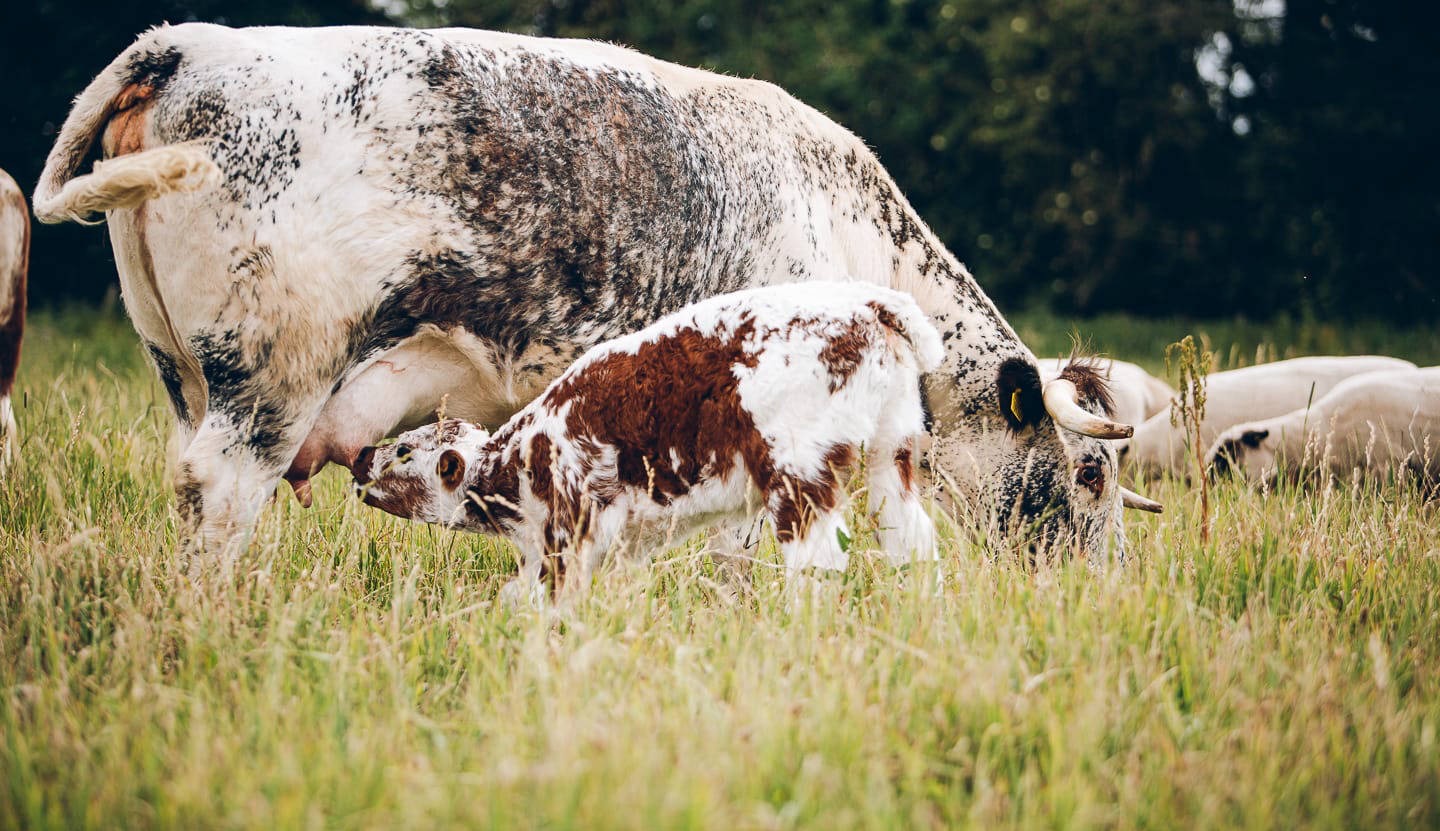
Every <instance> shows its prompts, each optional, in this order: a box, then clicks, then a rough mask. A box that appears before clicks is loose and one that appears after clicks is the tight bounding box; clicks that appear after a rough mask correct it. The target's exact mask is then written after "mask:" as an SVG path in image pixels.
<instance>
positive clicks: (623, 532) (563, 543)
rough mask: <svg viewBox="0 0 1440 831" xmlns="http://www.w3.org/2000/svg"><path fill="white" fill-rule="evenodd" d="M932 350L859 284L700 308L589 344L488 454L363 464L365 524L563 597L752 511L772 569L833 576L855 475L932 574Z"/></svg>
mask: <svg viewBox="0 0 1440 831" xmlns="http://www.w3.org/2000/svg"><path fill="white" fill-rule="evenodd" d="M943 354H944V353H943V350H942V348H941V344H940V335H939V333H937V332H936V331H935V329H934V327H932V326H931V325H930V323H929V321H927V320H926V318H925V314H924V312H922V311H921V310H920V308H919V306H917V305H916V304H915V301H914V300H913V299H912V298H911V297H910V296H909V295H906V294H901V293H900V292H895V291H890V290H888V289H883V288H880V287H878V286H872V285H866V284H863V283H816V284H811V285H786V286H771V287H768V288H760V289H749V290H746V291H740V292H735V293H733V294H726V295H722V296H720V297H714V298H711V299H709V300H706V301H702V302H700V303H697V304H694V305H692V306H688V307H686V308H685V309H682V310H681V311H679V312H676V313H674V314H671V315H667V316H665V317H663V318H661V319H660V320H658V321H656V322H655V323H654V324H652V325H650V326H647V327H645V328H644V329H641V330H640V331H638V332H635V333H633V334H630V335H626V336H624V337H621V338H618V339H616V340H613V341H608V342H606V343H602V344H600V345H599V346H596V347H595V348H593V349H591V350H590V351H588V352H586V353H585V355H584V356H583V357H581V358H580V360H578V361H576V362H575V364H574V365H573V366H571V367H570V368H569V369H567V370H565V372H564V373H562V374H561V376H560V377H559V378H558V379H556V380H555V382H554V383H552V384H551V385H550V386H549V387H548V388H547V389H546V390H545V392H543V393H541V394H540V396H539V397H538V398H536V399H535V400H534V401H532V402H531V403H530V404H528V405H526V406H525V407H524V408H523V409H521V410H520V412H518V413H516V414H515V416H514V417H512V418H511V419H510V420H509V421H508V422H506V424H505V425H504V426H503V427H501V428H500V429H499V430H498V431H497V432H496V433H495V435H494V436H491V435H489V434H488V433H487V432H486V431H485V430H484V428H482V427H478V426H475V425H471V424H468V423H466V422H463V421H460V420H458V419H447V420H445V421H442V422H439V423H437V424H432V425H428V426H426V427H421V428H419V429H416V430H412V431H410V432H408V433H405V434H403V435H402V436H400V438H399V440H398V442H397V443H395V444H391V445H386V446H382V447H367V448H365V449H364V450H362V451H361V453H360V456H359V459H358V461H357V462H356V464H355V481H356V483H357V484H356V486H357V492H358V493H359V495H360V496H361V497H362V498H363V499H364V500H365V503H366V504H368V505H373V506H375V507H378V508H381V509H382V510H385V511H388V512H390V513H393V514H396V515H399V516H403V517H408V518H410V519H416V520H421V521H425V522H438V523H445V524H448V525H451V526H455V527H460V528H466V529H469V530H472V531H481V532H486V533H492V534H500V535H503V536H506V537H508V538H510V539H511V540H513V541H514V542H515V543H516V544H517V545H518V546H519V548H520V550H521V551H522V552H523V554H524V565H523V566H522V569H521V575H522V578H521V579H522V581H528V582H529V583H532V584H533V583H534V582H535V581H536V580H537V579H538V577H539V574H540V571H541V567H542V565H544V564H545V563H547V562H550V563H552V565H553V567H552V568H551V569H550V571H551V573H552V574H554V575H556V576H557V577H558V576H562V575H569V574H577V573H578V575H579V576H580V578H581V579H580V581H579V584H580V585H582V586H583V585H585V584H588V583H589V579H590V575H591V574H592V573H593V571H594V569H595V567H596V566H598V565H599V563H600V562H601V560H602V559H603V558H604V556H605V554H606V552H607V551H609V550H610V549H611V547H612V546H614V545H615V544H616V543H617V542H622V541H623V542H629V543H631V545H632V547H634V548H638V549H639V554H640V555H642V556H643V555H644V554H646V553H648V552H650V551H651V550H653V549H655V548H657V547H663V543H665V542H667V541H669V542H678V541H680V540H683V539H685V538H686V537H687V536H689V534H690V533H691V532H693V531H694V530H696V529H698V528H700V527H704V526H708V525H714V524H716V523H727V524H731V525H734V526H736V527H739V528H740V529H742V530H743V529H744V528H745V527H748V526H749V525H750V524H751V519H752V518H753V517H754V516H755V515H756V513H757V509H758V512H759V513H761V514H762V515H763V516H765V517H766V519H767V520H768V521H769V523H770V524H771V526H772V527H773V528H774V529H775V536H776V538H777V539H778V540H779V541H780V549H781V552H782V554H783V556H784V559H785V566H786V568H787V569H788V570H789V571H791V572H795V571H798V570H800V569H803V568H807V567H811V566H814V567H817V568H822V569H838V570H843V569H844V568H845V564H846V559H847V557H846V551H845V548H844V545H843V543H842V541H841V534H842V533H845V532H846V529H845V524H844V510H845V506H844V501H845V500H844V491H843V481H844V479H843V476H844V474H845V473H846V471H847V470H849V468H850V467H851V465H852V464H853V463H854V462H856V461H857V460H859V459H861V458H862V457H863V458H865V462H866V464H865V472H866V476H867V482H868V488H867V493H868V498H869V502H870V504H871V505H872V506H873V507H874V508H875V510H876V512H877V517H876V526H877V527H878V528H879V529H880V532H879V533H880V539H881V546H882V548H883V549H884V550H885V552H886V554H887V555H888V556H889V558H891V559H892V560H893V561H895V562H902V563H903V562H909V561H911V560H912V559H915V558H920V559H925V560H930V559H933V558H934V556H935V535H934V529H933V527H932V526H931V523H930V518H929V517H928V516H927V515H926V513H925V510H924V508H923V507H922V505H921V502H920V498H919V494H918V492H917V489H916V482H915V476H914V470H913V468H912V460H913V455H914V450H915V443H916V441H917V440H918V439H919V437H920V436H921V435H923V434H924V432H925V425H924V412H923V410H922V408H921V405H920V374H921V373H922V372H925V371H927V370H930V369H934V368H935V367H936V366H937V365H939V363H940V360H941V357H942V355H943Z"/></svg>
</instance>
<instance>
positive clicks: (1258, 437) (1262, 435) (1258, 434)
mask: <svg viewBox="0 0 1440 831" xmlns="http://www.w3.org/2000/svg"><path fill="white" fill-rule="evenodd" d="M1268 438H1270V431H1269V430H1246V431H1245V432H1244V433H1242V434H1241V435H1240V441H1242V442H1244V443H1245V446H1246V447H1259V446H1260V442H1262V441H1265V440H1266V439H1268Z"/></svg>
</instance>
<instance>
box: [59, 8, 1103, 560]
mask: <svg viewBox="0 0 1440 831" xmlns="http://www.w3.org/2000/svg"><path fill="white" fill-rule="evenodd" d="M97 141H98V142H99V143H100V144H101V148H102V150H103V153H104V156H105V158H106V161H105V162H103V163H102V164H101V165H97V167H96V170H95V172H94V173H91V174H89V175H77V173H78V169H79V166H80V164H81V163H82V161H83V160H84V159H85V157H86V154H87V152H88V151H89V149H90V147H91V146H92V145H93V144H94V143H95V142H97ZM34 202H35V213H36V215H37V216H38V217H39V218H40V219H41V220H42V221H45V222H58V221H67V220H85V219H88V217H89V216H90V215H91V214H93V213H96V212H101V211H103V212H105V215H106V219H107V221H108V223H109V229H110V239H111V243H112V246H113V247H114V250H115V260H116V264H117V267H118V270H119V274H120V283H121V288H122V295H123V296H124V298H125V303H126V308H127V310H128V312H129V314H130V316H131V318H132V320H133V321H134V323H135V328H136V330H137V331H138V332H139V334H140V336H141V338H142V339H143V341H144V343H145V346H146V348H147V350H148V351H149V354H150V357H151V359H152V361H153V362H154V364H155V367H156V370H157V371H158V372H159V374H160V377H161V379H162V380H163V381H164V383H165V386H166V388H167V389H168V391H169V393H170V399H171V403H172V405H173V407H174V410H175V415H176V418H177V422H178V442H177V445H178V448H179V459H178V463H177V465H176V470H177V477H176V493H177V496H178V507H179V510H180V514H181V519H182V523H181V527H182V535H183V537H184V538H185V540H186V542H187V547H189V548H191V549H192V550H194V549H199V550H203V551H206V552H210V551H215V552H217V553H218V552H219V551H222V550H223V551H233V550H238V548H239V547H240V545H242V544H243V542H244V541H245V540H246V539H248V534H249V532H250V530H251V528H252V527H253V524H254V521H255V519H256V517H257V515H258V513H259V511H260V509H261V508H262V506H263V505H264V504H265V502H266V500H267V499H268V498H269V497H270V496H271V495H272V494H273V492H274V488H275V486H276V484H277V483H278V482H279V481H280V480H281V478H282V477H284V478H285V479H288V480H289V481H290V482H291V483H292V484H293V485H294V487H295V492H296V494H297V495H299V496H301V497H302V499H303V498H308V490H309V478H310V476H311V474H312V473H314V472H315V471H317V470H318V469H319V468H320V467H322V466H324V465H325V464H326V463H328V462H338V463H340V464H344V465H347V466H351V465H353V464H354V461H355V457H356V454H357V453H358V452H359V450H360V449H361V448H362V447H364V446H365V445H368V444H371V443H373V442H374V441H375V440H376V439H378V438H380V437H383V436H386V435H392V434H394V433H396V432H397V431H400V430H403V429H408V428H410V427H414V426H417V425H419V424H423V423H425V422H427V421H431V420H433V419H434V417H435V412H436V409H437V407H439V406H440V402H441V401H442V400H444V399H445V397H446V396H447V395H448V396H449V397H448V406H447V409H446V412H447V414H449V415H453V416H458V417H461V418H465V419H466V420H469V421H474V422H478V423H481V424H485V425H491V426H498V425H500V424H501V423H503V422H504V421H505V419H506V418H508V417H509V416H510V415H511V414H513V413H514V412H515V411H517V410H518V409H520V408H521V407H522V406H524V405H525V404H526V403H527V402H529V401H530V400H531V399H532V398H533V397H534V396H535V395H537V394H538V393H539V392H540V391H541V390H543V389H544V388H545V386H546V385H547V384H548V383H549V382H550V381H551V380H552V379H553V378H554V377H555V376H556V375H557V374H558V373H559V372H560V371H561V370H562V369H563V368H564V367H565V366H567V365H568V364H569V363H570V362H571V361H572V360H574V359H575V358H576V357H577V356H578V355H580V354H581V353H583V352H584V351H585V350H586V349H588V348H590V347H591V346H594V345H595V344H597V343H599V342H601V341H604V340H607V339H609V338H613V337H616V336H619V335H622V334H626V333H628V332H633V331H635V330H638V329H640V328H642V327H643V326H645V325H647V324H649V323H650V322H652V321H654V320H656V319H658V318H660V317H661V316H662V315H664V314H667V313H669V312H673V311H675V310H677V309H679V308H681V307H683V306H685V305H686V304H688V303H692V302H695V301H698V300H702V299H704V298H707V297H711V296H714V295H716V294H721V293H724V292H728V291H734V290H737V289H742V288H749V287H756V286H763V285H767V284H771V283H794V282H806V281H811V280H815V279H819V278H820V277H821V276H826V277H829V276H832V275H843V276H846V277H849V278H851V279H855V280H862V281H866V282H871V283H877V284H880V285H882V286H885V287H888V288H893V289H897V290H900V291H904V292H906V293H908V294H910V295H912V296H913V297H915V298H916V300H917V301H918V302H919V303H920V306H921V308H923V309H924V310H925V313H926V314H927V315H928V316H929V317H930V319H931V320H932V322H933V323H934V324H935V326H936V327H937V329H938V330H939V331H940V333H941V335H942V337H943V338H944V342H945V348H946V355H945V360H944V361H943V363H942V365H941V366H940V368H939V369H938V370H937V371H936V372H934V373H932V374H930V375H929V376H927V378H926V385H925V391H924V392H925V400H926V403H927V405H928V411H929V413H930V415H931V416H932V420H931V422H930V436H931V438H932V440H933V442H932V447H931V449H930V451H929V453H928V454H927V459H926V460H927V462H928V464H929V467H930V469H931V470H933V471H934V472H937V473H939V474H940V475H941V476H942V477H943V478H945V480H946V481H947V482H950V483H953V484H954V488H947V491H946V492H947V493H954V494H956V495H958V496H960V497H961V498H963V499H965V500H967V501H968V502H971V503H974V504H975V505H977V506H978V507H979V510H980V511H981V512H982V513H988V514H990V515H991V516H992V517H993V518H994V521H995V523H996V524H997V525H998V526H999V530H1000V531H1002V532H1004V533H1006V534H1007V535H1012V536H1020V537H1022V538H1025V539H1032V540H1035V541H1036V542H1037V543H1043V544H1046V545H1051V546H1060V547H1064V548H1068V549H1076V550H1081V551H1082V552H1090V553H1092V554H1096V555H1098V554H1099V553H1100V552H1103V551H1104V550H1106V549H1108V548H1110V547H1111V544H1112V542H1115V543H1118V542H1119V541H1120V540H1121V539H1122V537H1121V532H1122V528H1121V519H1120V506H1121V494H1120V488H1119V484H1118V477H1117V475H1116V473H1117V471H1116V464H1115V453H1114V450H1113V448H1111V447H1110V446H1109V444H1108V443H1107V442H1106V441H1105V439H1111V438H1117V437H1120V436H1123V435H1128V434H1129V432H1130V428H1129V427H1128V426H1124V425H1118V424H1115V423H1114V422H1113V421H1111V420H1109V419H1108V418H1104V417H1100V416H1098V415H1096V414H1095V413H1094V412H1093V408H1092V409H1091V410H1090V411H1087V409H1086V404H1085V402H1082V401H1080V400H1079V399H1078V397H1077V396H1078V394H1079V390H1078V388H1077V387H1076V386H1075V385H1073V384H1070V383H1069V382H1064V381H1057V382H1052V383H1051V384H1050V385H1046V386H1042V383H1041V379H1040V375H1039V371H1038V368H1037V366H1036V363H1035V358H1034V356H1033V355H1032V354H1031V352H1030V351H1029V350H1028V349H1027V348H1026V347H1025V345H1024V344H1023V343H1021V341H1020V339H1019V338H1018V337H1017V336H1016V334H1015V332H1014V330H1013V329H1012V328H1011V327H1010V325H1009V324H1008V323H1007V322H1006V321H1005V319H1004V318H1003V317H1002V316H1001V315H1000V313H999V312H998V311H997V310H996V308H995V306H994V305H993V304H992V303H991V302H990V300H989V298H988V297H986V296H985V294H984V292H983V291H982V290H981V288H980V286H979V285H978V284H977V283H976V282H975V280H974V278H973V277H972V276H971V275H970V273H969V271H967V270H966V269H965V267H964V266H963V265H962V264H961V263H960V262H959V261H958V260H956V259H955V257H954V256H953V255H952V254H951V253H950V252H949V251H947V250H946V249H945V247H944V246H943V245H942V244H941V243H940V241H939V240H938V239H937V238H936V237H935V235H934V234H933V233H932V232H931V231H930V229H929V228H928V227H927V226H926V225H925V223H924V222H923V221H922V220H921V219H920V217H919V216H918V215H916V213H915V212H914V210H913V209H912V208H911V207H910V205H909V203H908V202H907V201H906V200H905V198H904V196H903V195H902V194H901V193H900V191H899V189H898V188H897V187H896V185H895V183H894V181H893V180H892V179H891V178H890V176H889V174H888V173H887V172H886V171H885V170H884V168H883V167H881V165H880V163H879V162H878V160H877V159H876V158H875V156H874V154H873V153H871V152H870V151H869V149H867V148H866V147H865V144H864V142H862V141H861V140H860V139H858V138H857V137H855V136H854V135H852V134H851V133H849V132H848V131H846V130H845V129H844V128H842V127H840V126H839V125H837V124H835V123H834V122H833V121H831V120H829V119H828V118H826V117H825V116H823V115H821V114H820V113H819V112H817V111H815V110H814V109H812V108H810V107H808V106H806V105H804V104H803V103H801V102H799V101H797V100H795V99H794V98H792V97H791V96H789V95H787V94H786V93H784V92H783V91H782V90H780V89H778V88H777V87H775V86H773V85H771V84H767V83H763V82H759V81H753V80H746V79H740V78H730V77H726V76H723V75H716V74H713V73H709V72H704V71H700V70H695V69H689V68H686V67H682V66H677V65H675V64H670V63H666V62H663V61H658V60H655V59H653V58H650V57H647V56H645V55H641V54H638V53H636V52H633V51H631V50H628V49H624V48H620V47H616V46H612V45H608V44H602V43H596V42H590V41H577V40H550V39H539V38H530V37H523V36H519V35H510V34H503V33H497V32H484V31H469V30H463V29H447V30H437V31H419V30H409V29H380V28H363V27H344V28H333V29H325V28H320V29H288V28H257V29H229V28H225V27H221V26H213V25H209V24H200V23H187V24H183V25H180V26H174V27H161V28H158V29H154V30H152V31H150V32H147V33H146V34H144V35H142V36H141V37H140V38H139V39H138V40H137V41H136V42H135V43H134V44H133V45H132V46H131V47H130V48H128V49H126V50H125V51H124V52H123V53H122V54H121V55H119V56H118V57H117V58H116V59H115V60H114V61H113V62H111V64H110V65H109V66H108V67H106V68H105V69H104V70H103V71H102V72H101V73H100V75H99V76H97V77H96V78H95V80H94V81H92V82H91V83H90V85H89V86H88V87H87V88H86V89H85V90H84V92H82V93H81V94H80V96H79V97H78V98H77V99H76V102H75V106H74V108H73V109H72V111H71V113H70V115H69V117H68V118H67V119H66V120H65V123H64V125H63V127H62V128H61V130H60V133H59V135H58V136H57V138H56V142H55V146H54V148H53V149H52V150H51V153H50V156H49V158H48V159H47V160H46V165H45V169H44V171H43V173H42V174H41V178H40V182H39V184H38V185H37V188H36V192H35V197H34ZM1067 393H1068V395H1067ZM654 461H655V463H656V464H658V465H662V466H663V465H664V464H666V461H665V460H664V459H659V460H654ZM1096 471H1099V472H1100V473H1101V474H1103V476H1102V479H1101V484H1100V485H1099V486H1098V487H1097V486H1096V485H1095V484H1094V482H1095V481H1096V480H1095V478H1094V476H1093V474H1094V473H1095V472H1096ZM1082 476H1084V477H1086V479H1085V481H1081V477H1082Z"/></svg>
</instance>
